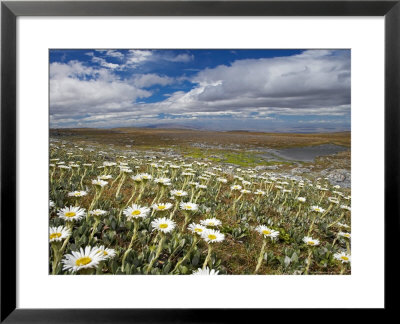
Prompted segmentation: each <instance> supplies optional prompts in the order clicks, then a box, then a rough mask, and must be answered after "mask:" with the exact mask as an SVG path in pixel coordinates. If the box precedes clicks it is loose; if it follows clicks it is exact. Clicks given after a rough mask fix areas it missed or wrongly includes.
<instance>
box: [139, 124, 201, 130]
mask: <svg viewBox="0 0 400 324" xmlns="http://www.w3.org/2000/svg"><path fill="white" fill-rule="evenodd" d="M142 128H157V129H158V128H164V129H194V130H205V128H203V127H196V126H188V125H181V124H168V123H166V124H151V125H146V126H142Z"/></svg>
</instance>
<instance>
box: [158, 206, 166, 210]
mask: <svg viewBox="0 0 400 324" xmlns="http://www.w3.org/2000/svg"><path fill="white" fill-rule="evenodd" d="M157 208H158V209H159V210H164V209H165V206H158V207H157Z"/></svg>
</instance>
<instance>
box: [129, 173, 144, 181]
mask: <svg viewBox="0 0 400 324" xmlns="http://www.w3.org/2000/svg"><path fill="white" fill-rule="evenodd" d="M131 178H132V180H133V181H136V182H141V181H142V175H141V174H137V175H135V176H133V177H131Z"/></svg>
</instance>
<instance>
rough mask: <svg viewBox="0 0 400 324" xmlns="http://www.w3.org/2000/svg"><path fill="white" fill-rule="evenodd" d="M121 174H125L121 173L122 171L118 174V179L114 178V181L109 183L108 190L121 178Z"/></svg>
mask: <svg viewBox="0 0 400 324" xmlns="http://www.w3.org/2000/svg"><path fill="white" fill-rule="evenodd" d="M123 174H125V172H122V171H121V172H120V173H119V174H118V177H116V178H115V179H114V181H113V182H111V186H110V188H111V187H112V186H113V185H114V183H115V182H117V181H118V180H119V178H121V176H122V175H123Z"/></svg>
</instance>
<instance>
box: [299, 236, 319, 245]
mask: <svg viewBox="0 0 400 324" xmlns="http://www.w3.org/2000/svg"><path fill="white" fill-rule="evenodd" d="M303 242H304V243H306V244H307V245H311V246H316V245H318V244H319V240H317V239H313V238H312V237H310V236H305V237H304V238H303Z"/></svg>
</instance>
